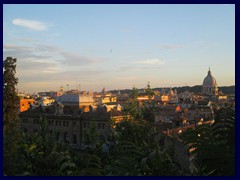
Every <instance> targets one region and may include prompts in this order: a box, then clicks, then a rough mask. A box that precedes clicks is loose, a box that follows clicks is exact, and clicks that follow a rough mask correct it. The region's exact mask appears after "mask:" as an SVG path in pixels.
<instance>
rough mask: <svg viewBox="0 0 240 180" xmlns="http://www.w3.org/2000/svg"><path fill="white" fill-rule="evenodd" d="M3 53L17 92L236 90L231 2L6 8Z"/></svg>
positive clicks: (233, 20)
mask: <svg viewBox="0 0 240 180" xmlns="http://www.w3.org/2000/svg"><path fill="white" fill-rule="evenodd" d="M33 12H34V13H33ZM42 12H44V13H42ZM3 55H4V59H5V58H6V57H7V56H11V57H13V58H17V60H18V61H17V73H16V76H17V77H18V78H19V83H18V90H19V91H20V92H24V91H25V92H39V91H49V90H59V88H60V86H63V87H64V88H66V86H67V84H68V85H69V88H70V89H76V87H77V85H81V90H91V91H101V89H102V88H103V87H106V89H109V90H110V89H111V90H113V89H130V88H132V87H133V86H135V87H137V88H143V87H146V85H147V82H148V81H149V82H150V84H151V87H153V88H155V87H175V86H176V87H178V86H184V85H188V86H194V85H201V84H202V82H203V79H204V78H205V77H206V75H207V71H208V68H209V67H210V68H211V71H212V75H213V76H214V77H215V78H216V80H217V84H218V85H219V86H230V85H235V5H230V4H227V5H223V4H219V5H216V4H214V5H213V4H212V5H209V4H207V5H185V4H184V5H166V4H157V5H156V4H154V5H84V4H79V5H56V4H55V5H49V4H48V5H43V4H41V5H26V4H25V5H24V4H22V5H20V4H19V5H7V4H5V5H4V6H3Z"/></svg>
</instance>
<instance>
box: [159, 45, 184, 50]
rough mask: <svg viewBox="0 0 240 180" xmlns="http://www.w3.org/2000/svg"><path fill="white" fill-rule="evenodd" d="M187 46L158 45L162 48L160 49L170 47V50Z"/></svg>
mask: <svg viewBox="0 0 240 180" xmlns="http://www.w3.org/2000/svg"><path fill="white" fill-rule="evenodd" d="M185 47H186V46H184V45H159V46H158V48H160V49H169V50H174V49H182V48H185Z"/></svg>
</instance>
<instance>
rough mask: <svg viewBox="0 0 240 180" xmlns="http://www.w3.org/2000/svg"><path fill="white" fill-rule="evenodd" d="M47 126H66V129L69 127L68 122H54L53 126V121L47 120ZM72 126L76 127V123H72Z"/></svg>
mask: <svg viewBox="0 0 240 180" xmlns="http://www.w3.org/2000/svg"><path fill="white" fill-rule="evenodd" d="M48 125H49V126H54V125H55V126H64V127H65V126H66V127H68V126H69V122H68V121H58V120H57V121H55V124H54V120H48ZM73 126H76V122H75V121H74V122H73Z"/></svg>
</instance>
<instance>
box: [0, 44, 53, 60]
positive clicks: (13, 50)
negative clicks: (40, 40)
mask: <svg viewBox="0 0 240 180" xmlns="http://www.w3.org/2000/svg"><path fill="white" fill-rule="evenodd" d="M3 55H4V58H6V57H9V56H10V57H16V58H17V59H27V58H37V59H47V58H50V57H51V55H49V54H44V53H39V52H37V51H36V50H35V47H29V46H20V45H12V44H4V45H3Z"/></svg>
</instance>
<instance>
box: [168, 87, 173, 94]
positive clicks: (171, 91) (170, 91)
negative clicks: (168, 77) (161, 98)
mask: <svg viewBox="0 0 240 180" xmlns="http://www.w3.org/2000/svg"><path fill="white" fill-rule="evenodd" d="M169 95H171V96H172V95H173V90H172V88H170V90H169Z"/></svg>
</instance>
